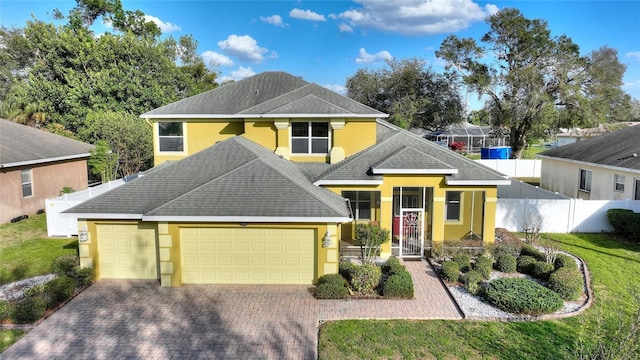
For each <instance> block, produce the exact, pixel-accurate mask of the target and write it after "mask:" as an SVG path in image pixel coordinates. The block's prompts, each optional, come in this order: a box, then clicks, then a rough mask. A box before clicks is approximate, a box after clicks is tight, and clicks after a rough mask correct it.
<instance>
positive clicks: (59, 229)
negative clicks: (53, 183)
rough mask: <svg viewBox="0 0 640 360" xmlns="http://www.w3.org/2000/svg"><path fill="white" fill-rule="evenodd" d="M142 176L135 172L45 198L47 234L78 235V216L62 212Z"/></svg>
mask: <svg viewBox="0 0 640 360" xmlns="http://www.w3.org/2000/svg"><path fill="white" fill-rule="evenodd" d="M138 176H142V175H140V174H135V175H131V176H128V177H126V178H122V179H118V180H114V181H109V182H108V183H106V184H102V185H98V186H94V187H90V188H88V189H86V190H80V191H76V192H74V193H70V194H64V195H62V196H58V197H57V198H53V199H47V200H45V208H46V212H47V235H48V236H66V237H70V236H72V235H78V218H75V217H67V216H64V217H63V216H62V215H61V214H60V213H61V212H63V211H65V210H67V209H69V208H71V207H73V206H76V205H78V204H81V203H83V202H85V201H87V200H89V199H91V198H94V197H96V196H98V195H101V194H104V193H105V192H107V191H109V190H111V189H115V188H117V187H120V186H122V185H124V184H126V183H128V182H131V181H133V180H135V179H137V178H138Z"/></svg>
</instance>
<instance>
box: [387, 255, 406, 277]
mask: <svg viewBox="0 0 640 360" xmlns="http://www.w3.org/2000/svg"><path fill="white" fill-rule="evenodd" d="M405 271H407V269H406V268H405V266H404V265H402V263H401V262H400V259H398V258H395V257H393V258H389V259H388V260H387V262H385V263H384V264H382V272H383V273H384V274H387V275H393V274H399V273H401V272H405Z"/></svg>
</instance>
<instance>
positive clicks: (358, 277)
mask: <svg viewBox="0 0 640 360" xmlns="http://www.w3.org/2000/svg"><path fill="white" fill-rule="evenodd" d="M381 276H382V271H381V270H380V268H379V267H378V266H376V265H375V264H364V265H357V266H356V267H355V268H354V269H353V273H352V275H351V287H352V288H353V290H355V291H358V292H360V293H363V294H368V293H371V292H372V291H373V289H375V287H376V286H377V285H378V283H379V282H380V277H381Z"/></svg>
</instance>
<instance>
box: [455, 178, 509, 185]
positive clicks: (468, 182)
mask: <svg viewBox="0 0 640 360" xmlns="http://www.w3.org/2000/svg"><path fill="white" fill-rule="evenodd" d="M446 183H447V185H452V186H456V185H458V186H470V185H471V186H473V185H477V186H494V185H495V186H498V185H511V180H509V179H504V180H453V179H446Z"/></svg>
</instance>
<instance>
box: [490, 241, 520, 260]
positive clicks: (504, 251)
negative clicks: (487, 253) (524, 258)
mask: <svg viewBox="0 0 640 360" xmlns="http://www.w3.org/2000/svg"><path fill="white" fill-rule="evenodd" d="M521 246H522V245H520V244H516V243H509V244H502V245H498V246H496V247H495V248H494V249H493V256H494V257H495V258H496V259H497V258H498V257H499V256H500V255H511V256H513V257H518V255H520V247H521Z"/></svg>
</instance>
